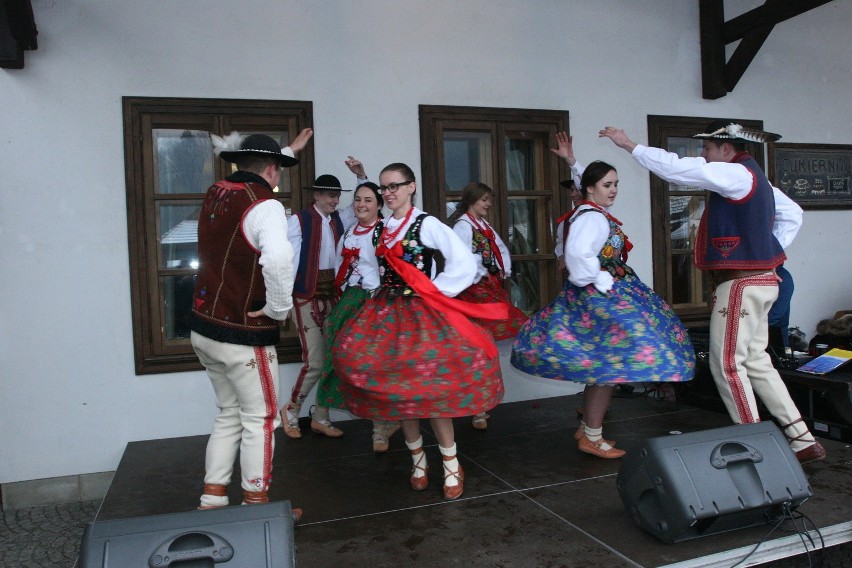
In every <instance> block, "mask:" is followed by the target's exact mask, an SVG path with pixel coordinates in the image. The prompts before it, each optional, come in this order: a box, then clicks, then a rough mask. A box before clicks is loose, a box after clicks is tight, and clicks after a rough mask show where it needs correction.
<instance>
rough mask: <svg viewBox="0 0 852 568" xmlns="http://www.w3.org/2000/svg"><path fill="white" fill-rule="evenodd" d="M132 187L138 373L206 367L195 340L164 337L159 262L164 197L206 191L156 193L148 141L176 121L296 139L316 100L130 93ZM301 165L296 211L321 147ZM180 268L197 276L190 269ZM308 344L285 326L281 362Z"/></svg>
mask: <svg viewBox="0 0 852 568" xmlns="http://www.w3.org/2000/svg"><path fill="white" fill-rule="evenodd" d="M122 110H123V120H124V156H125V185H126V197H127V235H128V248H129V260H130V297H131V310H132V316H133V346H134V361H135V369H136V374H137V375H144V374H154V373H171V372H180V371H194V370H200V369H203V367H202V365H201V364H200V363H199V361H198V358H197V357H196V356H195V353H194V351H193V350H192V346H191V345H190V342H189V339H172V340H164V338H163V333H162V327H163V324H164V319H165V318H164V298H162V297H161V291H160V286H159V281H160V278H161V277H162V276H163V275H164V273H168V274H166V275H171V272H170V271H169V270H167V269H163V268H161V267H160V266H159V263H158V261H157V258H158V254H157V253H156V252H154V251H155V250H156V248H157V246H158V245H157V243H158V239H159V233H158V232H157V231H158V228H157V207H158V205H159V204H162V203H174V204H188V203H196V202H201V201H202V200H203V199H204V190H206V188H202V189H201V190H200V192H199V193H192V194H186V193H176V194H155V190H154V185H155V183H154V180H153V179H152V178H153V176H152V175H151V174H149V172H146V171H145V169H144V168H145V166H144V164H146V163H147V164H150V163H152V160H151V153H152V152H153V148H151V147H150V145H148V144H146V140H148V141H149V140H150V139H151V135H150V134H151V132H153V129H155V128H158V127H159V126H158V124H160V123H162V122H163V121H165V122H170V123H174V124H182V125H184V126H177V127H179V128H180V127H184V128H189V127H198V128H204V129H209V130H210V131H211V132H216V133H218V134H220V135H221V134H227V133H229V132H231V131H232V130H238V131H240V132H246V133H251V132H252V131H253V130H258V131H263V130H267V129H277V130H283V129H286V130H287V131H288V133H289V134H290V137H291V139H292V138H293V137H295V136H296V135H297V134H298V133H299V132H300V131H301V130H302V129H303V128H308V127H311V125H312V122H313V105H312V103H311V102H307V101H280V100H247V99H189V98H159V97H123V98H122ZM298 157H299V161H300V163H299V165H297V166H294V167H293V168H290V169H289V175H290V191H288V192H284V193H282V194H281V196H280V198H279V199H280V200H281V201H282V203H284V205H285V207H288V208H291V209H292V210H293V211H296V210H298V209H301V208H302V207H303V206H304V203H306V199H307V195H306V193H305V192H304V191H303V190H302V188H304V187H308V186H310V184H311V181H312V180H313V178H314V155H313V145H312V144H311V143H309V144H308V145H307V146H306V147H305V148H304V150H302V152H300V154H299V156H298ZM229 166H230V164H228V163H226V162H224V161H223V160H220V159H215V160H214V163H213V168H214V175H213V178H214V180H219V179H222V178H224V177H226V176H227V175H229V174H230V171H231V170H230V168H229ZM179 272H180V274H183V273H186V274H191V273H192V272H193V271H192V270H191V269H184V270H183V271H182V272H181V271H179ZM301 352H302V350H301V346H300V344H299V339H298V336H297V334H296V333H295V332H293V331H286V330H282V341H281V342H280V343H279V345H278V356H279V362H281V363H288V362H298V361H301Z"/></svg>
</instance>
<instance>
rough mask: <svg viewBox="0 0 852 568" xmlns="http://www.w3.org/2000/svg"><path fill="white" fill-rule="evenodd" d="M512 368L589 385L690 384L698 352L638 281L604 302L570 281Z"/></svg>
mask: <svg viewBox="0 0 852 568" xmlns="http://www.w3.org/2000/svg"><path fill="white" fill-rule="evenodd" d="M511 362H512V365H514V366H515V367H517V368H518V369H520V370H521V371H524V372H525V373H529V374H531V375H537V376H540V377H545V378H548V379H558V380H563V381H574V382H578V383H587V384H612V383H632V382H680V381H689V380H691V379H692V377H693V375H694V374H695V352H694V351H693V348H692V343H691V342H690V340H689V335H688V334H687V332H686V328H684V326H683V324H681V322H680V320H679V319H678V317H677V316H676V315H675V314H674V312H673V311H672V309H671V308H670V307H669V305H668V304H667V303H666V302H665V301H664V300H663V299H662V298H660V297H659V296H658V295H657V294H655V293H654V292H653V291H652V290H651V289H649V288H648V287H647V286H645V284H643V283H642V281H641V280H639V278H637V277H636V276H635V275H633V274H627V275H625V276H623V277H617V278H615V283H614V284H613V288H612V290H610V291H609V292H608V293H607V294H601V293H600V292H598V291H597V290H596V289H595V287H594V286H593V285H591V284H590V285H588V286H585V287H582V288H581V287H578V286H575V285H574V284H572V283H571V282H569V281H566V282H565V287H564V288H563V290H562V291H561V292H560V293H559V294H558V295H557V296H556V298H555V299H554V300H553V301H552V302H551V303H550V304H549V305H548V306H547V307H545V308H543V309H542V310H541V311H539V312H538V313H536V314H534V315H533V316H532V318H530V320H529V321H528V322H527V323H526V324H524V326H523V327H522V328H521V330H520V332H518V335H517V337H516V338H515V342H514V344H513V345H512V358H511Z"/></svg>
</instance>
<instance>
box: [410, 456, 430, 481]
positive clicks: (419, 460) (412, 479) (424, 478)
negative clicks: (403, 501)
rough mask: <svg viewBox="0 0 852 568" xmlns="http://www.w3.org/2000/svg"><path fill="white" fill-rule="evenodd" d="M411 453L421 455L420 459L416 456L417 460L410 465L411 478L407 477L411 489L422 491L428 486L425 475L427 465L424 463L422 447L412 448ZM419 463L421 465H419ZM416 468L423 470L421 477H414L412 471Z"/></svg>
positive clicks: (427, 469) (424, 457)
mask: <svg viewBox="0 0 852 568" xmlns="http://www.w3.org/2000/svg"><path fill="white" fill-rule="evenodd" d="M411 455H412V456H416V455H423V459H422V460H421V459H420V458H417V461H416V462H415V463H414V465H412V466H411V478H410V479H409V482H410V483H411V488H412V489H414V490H415V491H423V490H424V489H426V488H427V487H429V477H428V475H427V474H428V473H429V466H428V465H427V464H426V455H425V454H424V453H423V448H417V450H412V451H411ZM421 463H422V464H423V465H420V464H421ZM418 469H419V470H420V471H422V472H423V476H422V477H414V473H415V472H416V471H417V470H418Z"/></svg>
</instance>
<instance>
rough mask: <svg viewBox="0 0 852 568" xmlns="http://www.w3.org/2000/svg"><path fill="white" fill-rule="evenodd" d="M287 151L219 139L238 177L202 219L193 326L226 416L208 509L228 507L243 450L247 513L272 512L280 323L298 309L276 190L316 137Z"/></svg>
mask: <svg viewBox="0 0 852 568" xmlns="http://www.w3.org/2000/svg"><path fill="white" fill-rule="evenodd" d="M312 134H313V133H312V131H311V130H310V129H305V130H303V131H302V132H301V133H300V134H299V136H297V137H296V139H295V140H294V141H293V143H292V144H291V145H290V146H289V147H288V148H285V149H284V150H283V151H282V150H281V147H280V146H279V145H278V143H277V142H276V141H275V140H273V139H272V138H270V137H269V136H266V135H263V134H253V135H251V136H248V137H246V138H244V139H242V140H241V141H240V142H239V145H238V146H235V147H229V146H228V144H229V143H231V142H234V141H235V140H237V139H239V136H238V135H237V136H235V137H234V140H230V141H229V138H231V137H229V138H227V139H225V140H222V139H220V138H218V137H217V138H214V145H215V146H216V150H219V156H220V157H221V158H222V159H223V160H226V161H228V162H233V163H235V164H236V165H237V171H236V172H235V173H233V174H232V175H230V176H228V177H227V178H225V179H224V180H222V181H219V182H216V183H215V184H213V185H212V186H211V187H210V188H209V189H208V190H207V196H206V197H205V199H204V204H203V205H202V208H201V213H200V215H199V219H198V258H199V269H198V275H197V277H196V284H195V294H194V296H193V306H192V318H191V323H190V329H191V330H192V333H191V341H192V347H193V349H194V350H195V353H196V355H198V359H199V360H200V361H201V363H202V364H203V365H204V367H205V368H206V369H207V374H208V375H209V377H210V381H211V383H212V384H213V390H214V391H215V393H216V405H217V406H218V407H219V414H218V415H217V416H216V419H215V421H214V422H213V432H212V434H210V440H209V441H208V443H207V457H206V460H205V469H206V473H205V475H204V491H203V494H202V495H201V504H200V507H199V508H201V509H208V508H213V507H223V506H225V505H228V492H227V485H228V484H229V483H230V481H231V474H232V473H233V467H234V460H235V459H236V457H237V450H239V453H240V470H241V476H242V480H241V486H242V489H243V499H242V501H243V503H266V502H268V500H269V498H268V494H267V491H268V488H269V483H270V480H271V472H272V452H273V449H274V437H273V431H274V430H275V427H276V426H277V423H278V361H277V356H276V352H275V347H274V346H275V344H276V343H278V338H279V331H278V322H279V321H281V320H283V319H285V318H286V317H287V314H288V313H289V312H290V309H291V308H292V306H293V302H292V289H293V251H292V248H291V247H290V243H289V241H288V240H287V238H286V237H287V217H286V215H285V213H284V207H283V206H282V205H281V203H280V202H279V201H278V200H277V199H275V195H274V194H273V193H272V189H273V188H274V187H275V186H276V185H278V182H279V181H280V178H281V168H282V167H290V166H293V165H295V164H298V163H299V161H298V160H297V159H296V158H295V157H294V152H297V151H299V150H301V149H302V148H304V146H305V144H307V142H308V140H310V138H311V136H312Z"/></svg>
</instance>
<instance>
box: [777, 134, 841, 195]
mask: <svg viewBox="0 0 852 568" xmlns="http://www.w3.org/2000/svg"><path fill="white" fill-rule="evenodd" d="M768 150H769V152H768V153H769V179H770V180H771V181H772V184H773V185H774V186H775V187H777V188H778V189H780V190H781V191H783V192H784V193H786V194H787V196H788V197H789V198H790V199H792V200H793V201H795V202H796V203H798V204H799V205H800V206H801V207H802V208H803V209H852V145H848V144H782V143H777V142H776V143H774V144H769V148H768Z"/></svg>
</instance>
